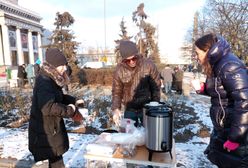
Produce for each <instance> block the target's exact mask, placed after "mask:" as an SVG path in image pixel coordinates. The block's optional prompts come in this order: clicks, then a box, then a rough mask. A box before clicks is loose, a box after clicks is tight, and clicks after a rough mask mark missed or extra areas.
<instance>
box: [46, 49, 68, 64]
mask: <svg viewBox="0 0 248 168" xmlns="http://www.w3.org/2000/svg"><path fill="white" fill-rule="evenodd" d="M46 62H47V63H49V64H51V65H53V66H55V67H58V66H60V65H66V64H67V61H66V58H65V55H64V54H63V53H62V52H61V51H60V50H59V49H57V48H49V49H47V51H46Z"/></svg>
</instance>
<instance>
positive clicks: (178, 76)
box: [173, 66, 184, 94]
mask: <svg viewBox="0 0 248 168" xmlns="http://www.w3.org/2000/svg"><path fill="white" fill-rule="evenodd" d="M183 74H184V72H183V70H181V69H180V68H179V67H178V66H176V67H175V68H174V73H173V75H174V84H175V90H176V92H177V93H178V94H182V93H183Z"/></svg>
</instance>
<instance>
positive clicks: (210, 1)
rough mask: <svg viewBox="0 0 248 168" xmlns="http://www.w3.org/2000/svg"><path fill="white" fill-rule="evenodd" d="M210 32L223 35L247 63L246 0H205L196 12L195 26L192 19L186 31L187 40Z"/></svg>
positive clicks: (247, 22)
mask: <svg viewBox="0 0 248 168" xmlns="http://www.w3.org/2000/svg"><path fill="white" fill-rule="evenodd" d="M196 28H197V33H195V29H196ZM211 32H213V33H217V34H220V35H222V36H224V37H225V38H226V39H227V40H228V42H229V43H230V45H231V47H232V51H233V52H234V53H235V54H236V55H237V56H238V57H240V58H241V59H242V60H244V62H246V64H248V48H247V46H248V1H247V0H207V1H206V4H205V5H204V8H203V10H202V11H201V12H200V13H199V14H198V17H197V26H196V24H195V21H194V26H193V27H192V29H191V30H190V31H189V33H188V37H189V36H191V37H192V41H191V40H189V39H190V38H187V41H188V42H189V43H192V44H193V43H194V41H195V40H196V39H197V38H199V37H200V36H202V35H204V34H207V33H211ZM193 53H194V51H193Z"/></svg>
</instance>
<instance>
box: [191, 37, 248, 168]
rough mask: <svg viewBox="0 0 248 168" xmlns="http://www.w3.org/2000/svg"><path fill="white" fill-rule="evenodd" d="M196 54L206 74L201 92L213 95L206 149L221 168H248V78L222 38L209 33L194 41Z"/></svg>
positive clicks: (208, 155)
mask: <svg viewBox="0 0 248 168" xmlns="http://www.w3.org/2000/svg"><path fill="white" fill-rule="evenodd" d="M195 46H196V48H195V49H196V54H197V56H198V60H199V62H200V64H201V65H203V69H204V71H205V73H206V75H207V79H206V83H205V84H203V85H202V88H201V89H200V90H198V92H201V93H204V94H208V95H210V96H211V108H210V117H211V120H212V123H213V131H212V134H211V137H210V144H209V145H208V148H207V149H206V150H205V152H204V153H205V154H206V155H207V157H208V159H209V160H210V161H211V162H212V163H214V164H215V165H217V166H218V167H221V168H234V167H235V168H239V167H248V75H247V69H246V66H245V65H244V63H243V62H242V61H241V60H240V59H239V58H238V57H237V56H235V55H234V54H233V53H232V52H231V50H230V46H229V44H228V42H227V41H226V40H225V39H224V38H223V37H221V36H216V35H215V34H207V35H205V36H203V37H201V38H199V39H198V40H197V41H196V42H195Z"/></svg>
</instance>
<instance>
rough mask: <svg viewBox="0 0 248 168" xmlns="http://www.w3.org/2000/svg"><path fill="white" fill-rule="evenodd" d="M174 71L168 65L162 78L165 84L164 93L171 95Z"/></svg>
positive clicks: (162, 72)
mask: <svg viewBox="0 0 248 168" xmlns="http://www.w3.org/2000/svg"><path fill="white" fill-rule="evenodd" d="M172 74H173V70H172V69H171V68H170V67H169V66H168V65H167V66H166V67H165V68H164V69H163V70H162V71H161V77H162V81H163V84H164V92H165V93H166V94H167V93H171V87H172V80H173V77H172Z"/></svg>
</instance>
